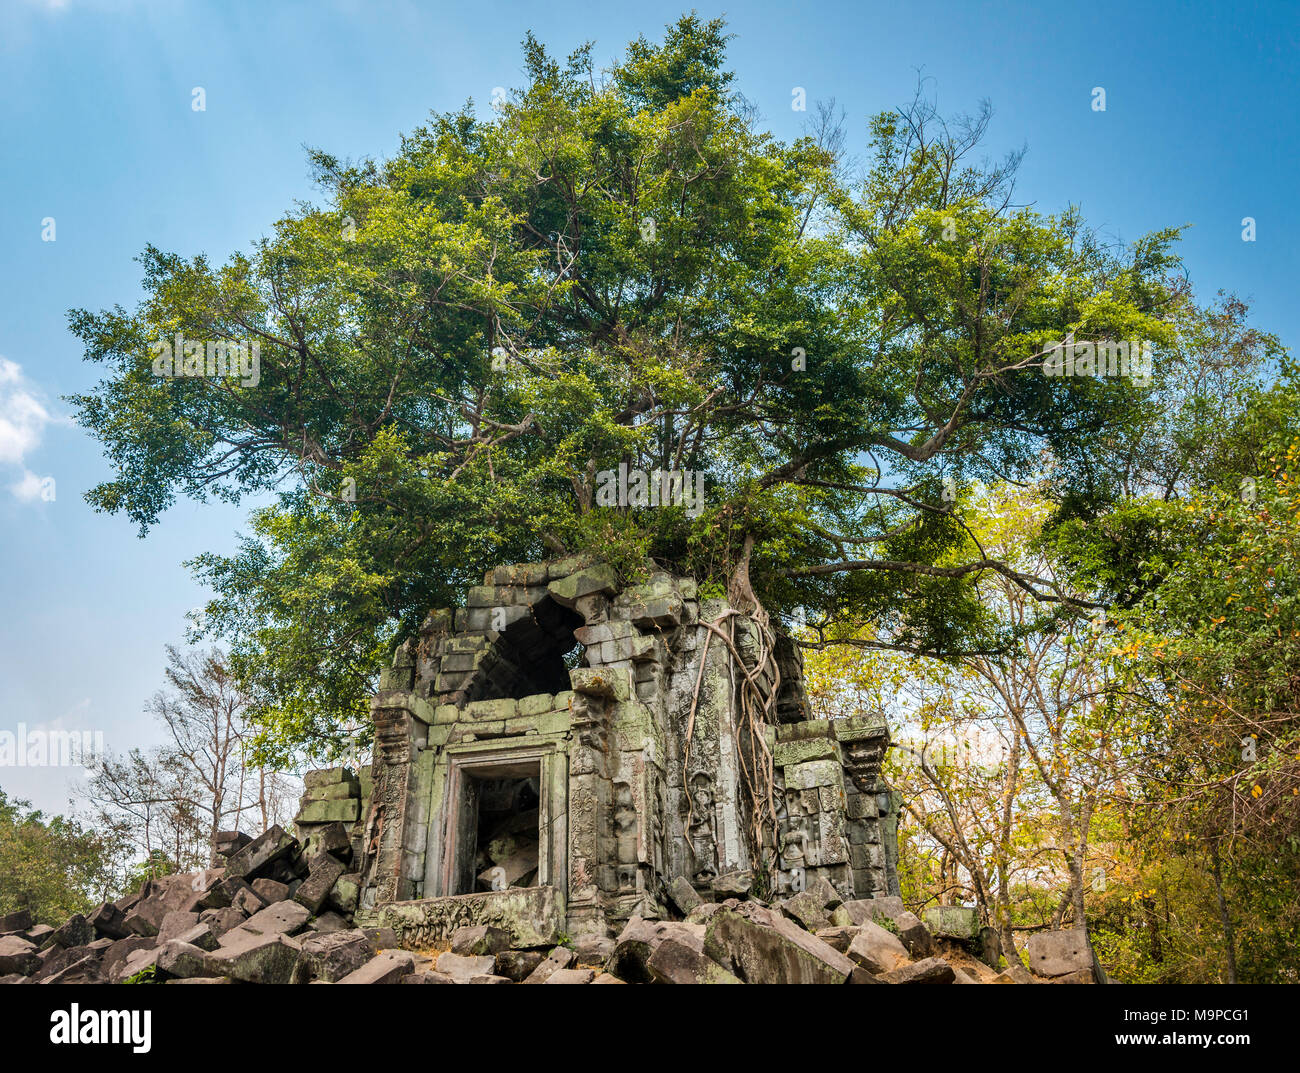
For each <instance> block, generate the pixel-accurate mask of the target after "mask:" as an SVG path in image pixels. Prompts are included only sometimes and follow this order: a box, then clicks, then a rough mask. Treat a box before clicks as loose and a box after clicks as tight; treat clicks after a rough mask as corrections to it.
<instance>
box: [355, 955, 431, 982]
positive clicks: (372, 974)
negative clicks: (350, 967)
mask: <svg viewBox="0 0 1300 1073" xmlns="http://www.w3.org/2000/svg"><path fill="white" fill-rule="evenodd" d="M414 967H415V959H414V958H413V957H411V955H410V954H407V953H405V952H404V951H400V950H386V951H385V952H384V953H382V954H376V955H375V956H374V957H373V958H371V959H370V960H369V961H367V962H366V963H365V964H364V965H362V966H361V967H360V968H359V969H355V970H354V971H352V972H350V973H348V974H347V975H346V976H344V977H343V978H342V979H341V980H339V981H338V982H339V983H341V984H400V983H401V982H402V978H403V977H405V976H407V975H408V974H409V973H410V972H411V970H412V969H413V968H414Z"/></svg>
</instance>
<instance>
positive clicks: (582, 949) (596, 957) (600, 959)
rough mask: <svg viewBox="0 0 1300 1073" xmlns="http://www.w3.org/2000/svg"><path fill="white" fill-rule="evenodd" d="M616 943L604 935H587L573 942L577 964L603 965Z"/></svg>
mask: <svg viewBox="0 0 1300 1073" xmlns="http://www.w3.org/2000/svg"><path fill="white" fill-rule="evenodd" d="M616 945H617V943H616V942H615V940H613V939H610V938H607V937H606V936H604V935H587V936H584V937H583V938H581V939H579V940H578V941H577V942H576V943H574V944H573V949H574V953H576V954H577V955H578V963H579V964H581V965H604V964H605V962H606V960H607V959H608V958H609V955H610V954H612V953H613V952H614V947H615V946H616Z"/></svg>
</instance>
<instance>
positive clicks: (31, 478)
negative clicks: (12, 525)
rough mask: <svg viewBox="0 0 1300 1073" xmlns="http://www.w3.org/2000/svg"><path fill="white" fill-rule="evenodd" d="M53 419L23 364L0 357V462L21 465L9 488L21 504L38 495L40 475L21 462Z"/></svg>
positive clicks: (38, 444)
mask: <svg viewBox="0 0 1300 1073" xmlns="http://www.w3.org/2000/svg"><path fill="white" fill-rule="evenodd" d="M55 420H56V418H54V417H52V416H51V415H50V412H49V411H48V410H47V409H46V408H45V406H44V405H43V404H42V403H41V401H40V399H39V398H38V397H37V393H36V391H35V388H34V387H33V385H32V384H31V383H30V381H28V379H27V377H26V376H24V375H23V367H22V366H21V365H19V364H18V363H17V362H16V361H10V360H9V359H8V358H5V357H0V464H5V465H10V466H19V467H22V476H21V477H20V478H19V479H18V481H16V482H15V483H12V484H10V485H9V490H10V491H11V492H12V493H13V494H14V495H15V496H16V497H17V498H18V499H20V500H22V501H23V502H25V503H30V502H32V501H34V500H36V499H39V498H41V480H42V478H40V477H39V476H37V475H36V474H35V473H32V472H30V471H29V470H28V469H27V468H26V466H25V465H24V462H25V461H26V458H27V456H28V455H29V454H30V453H31V452H32V451H34V450H36V448H37V447H39V446H40V444H41V438H42V436H43V435H44V433H45V426H46V425H49V424H51V423H53V422H54V421H55Z"/></svg>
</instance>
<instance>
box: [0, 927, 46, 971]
mask: <svg viewBox="0 0 1300 1073" xmlns="http://www.w3.org/2000/svg"><path fill="white" fill-rule="evenodd" d="M40 965H41V959H40V958H38V957H37V956H36V944H35V943H31V942H28V941H27V940H26V939H24V938H23V937H22V936H21V935H4V936H0V973H3V974H5V975H8V974H9V973H17V974H18V975H20V976H30V975H31V974H32V973H34V972H35V971H36V970H37V969H38V968H40Z"/></svg>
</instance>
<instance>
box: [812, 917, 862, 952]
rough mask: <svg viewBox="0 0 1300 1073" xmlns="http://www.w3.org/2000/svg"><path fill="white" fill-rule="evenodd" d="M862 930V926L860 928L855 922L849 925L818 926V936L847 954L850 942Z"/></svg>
mask: <svg viewBox="0 0 1300 1073" xmlns="http://www.w3.org/2000/svg"><path fill="white" fill-rule="evenodd" d="M861 930H862V929H861V928H858V927H856V926H855V925H853V924H850V925H848V926H847V927H829V928H818V929H817V938H819V939H820V940H821V941H822V942H824V943H826V944H827V945H828V946H833V947H834V948H835V949H836V950H838V951H839V952H840V953H841V954H847V953H848V952H849V944H850V943H852V942H853V940H854V938H855V937H856V936H857V934H858V932H859V931H861Z"/></svg>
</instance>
